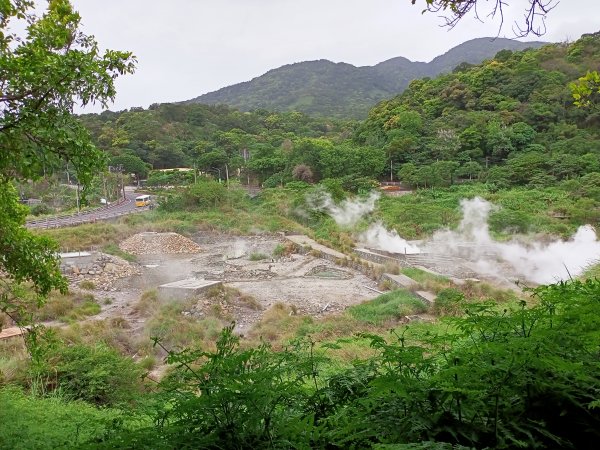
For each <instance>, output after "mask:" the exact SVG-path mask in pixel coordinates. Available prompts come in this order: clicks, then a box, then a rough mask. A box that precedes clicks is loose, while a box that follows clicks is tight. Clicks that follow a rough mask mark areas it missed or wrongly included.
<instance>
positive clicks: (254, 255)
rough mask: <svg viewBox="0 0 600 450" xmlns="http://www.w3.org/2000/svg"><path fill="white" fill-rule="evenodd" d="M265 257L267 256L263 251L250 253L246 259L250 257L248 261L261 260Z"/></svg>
mask: <svg viewBox="0 0 600 450" xmlns="http://www.w3.org/2000/svg"><path fill="white" fill-rule="evenodd" d="M267 258H268V256H267V255H265V254H264V253H259V252H256V253H251V254H250V256H249V258H248V259H250V261H261V260H263V259H267Z"/></svg>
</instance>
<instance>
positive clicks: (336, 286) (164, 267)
mask: <svg viewBox="0 0 600 450" xmlns="http://www.w3.org/2000/svg"><path fill="white" fill-rule="evenodd" d="M193 240H194V241H195V242H196V243H197V244H199V246H200V253H192V254H148V255H138V262H139V264H140V266H141V267H140V269H141V272H142V273H141V275H136V276H133V277H130V278H123V279H120V280H116V281H115V283H114V287H115V288H116V290H115V291H108V292H106V291H95V292H94V295H95V296H96V298H97V300H98V302H99V303H100V304H101V306H102V312H101V313H100V314H98V315H97V316H95V317H94V318H93V319H92V320H97V319H105V318H112V317H123V318H125V319H126V320H127V321H128V322H129V323H130V325H131V327H132V331H133V332H135V331H136V330H139V329H140V328H141V327H142V326H143V322H144V319H143V318H142V317H139V316H138V315H137V314H135V313H134V312H133V306H134V305H135V303H136V302H137V300H138V299H139V297H140V295H141V294H142V293H143V292H144V291H145V290H149V289H155V288H157V287H158V286H159V285H161V284H164V283H168V282H171V281H177V280H182V279H186V278H203V279H207V280H220V281H222V282H223V284H224V285H225V286H231V287H234V288H236V289H238V290H239V291H241V293H243V294H248V295H251V296H252V297H254V298H255V299H256V301H257V302H258V303H259V304H260V307H261V308H260V309H259V310H252V309H249V308H234V309H233V315H234V318H235V320H236V322H237V324H238V327H237V329H238V331H240V332H243V331H245V330H247V329H248V328H250V327H251V326H252V324H253V323H255V322H257V321H259V320H260V318H261V317H262V314H263V313H264V311H265V310H266V309H268V308H269V307H270V306H272V305H274V304H276V303H285V304H288V305H290V306H292V307H294V308H295V309H296V310H297V311H298V313H299V314H308V315H311V316H316V317H319V316H323V315H327V314H333V313H339V312H341V311H343V310H344V309H345V308H347V307H348V306H350V305H354V304H358V303H361V302H363V301H365V300H369V299H372V298H375V297H376V296H377V295H378V294H377V292H375V291H373V290H370V289H368V288H372V289H376V288H377V283H376V282H375V281H373V280H372V279H370V278H368V277H366V276H365V275H363V274H362V273H360V272H358V271H356V270H353V269H351V268H348V267H343V268H341V267H338V266H336V265H335V264H334V263H332V262H329V261H327V260H324V259H320V258H316V257H314V256H311V255H308V254H305V255H300V254H291V255H289V256H283V257H280V258H277V257H274V256H273V250H274V249H275V247H276V246H277V245H278V244H283V243H284V239H283V238H282V237H280V236H271V235H268V236H267V235H260V236H230V235H223V234H216V233H210V234H205V233H203V234H199V235H197V236H196V237H195V238H193ZM259 258H261V259H259ZM253 259H254V260H253ZM256 259H258V260H256ZM107 299H108V300H107ZM200 302H203V300H202V299H200Z"/></svg>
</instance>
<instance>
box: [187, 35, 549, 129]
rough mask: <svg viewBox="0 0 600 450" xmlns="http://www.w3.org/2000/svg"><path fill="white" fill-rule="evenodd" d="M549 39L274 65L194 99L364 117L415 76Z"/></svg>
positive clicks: (476, 43)
mask: <svg viewBox="0 0 600 450" xmlns="http://www.w3.org/2000/svg"><path fill="white" fill-rule="evenodd" d="M543 44H544V43H543V42H535V41H534V42H518V41H513V40H510V39H503V38H496V39H494V38H479V39H472V40H470V41H467V42H464V43H462V44H460V45H458V46H456V47H454V48H452V49H450V50H449V51H448V52H446V53H445V54H443V55H440V56H438V57H436V58H434V59H433V60H432V61H430V62H428V63H425V62H413V61H410V60H408V59H406V58H403V57H397V58H392V59H389V60H387V61H383V62H381V63H379V64H376V65H375V66H364V67H355V66H353V65H351V64H347V63H333V62H331V61H328V60H319V61H305V62H300V63H295V64H289V65H285V66H282V67H279V68H277V69H273V70H270V71H269V72H267V73H266V74H264V75H261V76H260V77H257V78H254V79H253V80H250V81H246V82H243V83H239V84H234V85H232V86H228V87H225V88H222V89H219V90H218V91H214V92H210V93H208V94H203V95H201V96H199V97H196V98H194V99H192V100H189V101H188V102H190V103H205V104H226V105H230V106H234V107H236V108H239V109H240V110H242V111H251V110H254V109H259V108H262V109H268V110H270V111H300V112H303V113H306V114H310V115H313V116H321V117H337V118H341V119H347V118H354V119H364V118H365V117H366V115H367V113H368V111H369V109H370V108H371V107H372V106H373V105H375V104H376V103H377V102H379V101H380V100H383V99H385V98H389V97H391V96H393V95H396V94H398V93H400V92H402V91H403V90H404V89H405V88H406V87H407V86H408V84H409V83H410V82H411V81H412V80H414V79H417V78H422V77H435V76H437V75H439V74H440V73H443V72H449V71H451V70H452V69H453V68H454V67H456V66H457V65H459V64H461V63H469V64H478V63H480V62H482V61H483V60H484V59H487V58H491V57H493V56H494V55H495V54H496V53H497V52H498V51H499V50H502V49H509V50H523V49H525V48H528V47H531V48H537V47H540V46H541V45H543Z"/></svg>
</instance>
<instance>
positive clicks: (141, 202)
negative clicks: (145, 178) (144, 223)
mask: <svg viewBox="0 0 600 450" xmlns="http://www.w3.org/2000/svg"><path fill="white" fill-rule="evenodd" d="M149 204H150V196H149V195H140V196H138V197H136V198H135V206H148V205H149Z"/></svg>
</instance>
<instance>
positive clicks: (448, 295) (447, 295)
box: [433, 288, 465, 316]
mask: <svg viewBox="0 0 600 450" xmlns="http://www.w3.org/2000/svg"><path fill="white" fill-rule="evenodd" d="M464 302H465V296H464V294H463V293H462V292H461V291H459V290H457V289H453V288H447V289H442V290H441V291H440V292H439V293H438V295H437V298H436V299H435V302H434V304H433V312H434V313H435V314H437V315H444V316H456V315H460V314H461V313H462V310H463V306H464Z"/></svg>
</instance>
